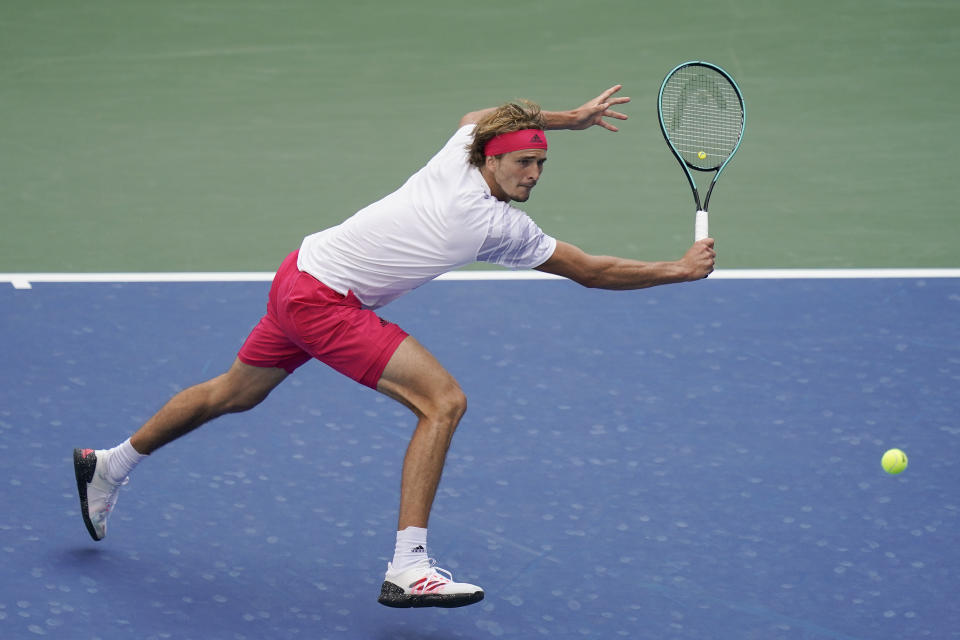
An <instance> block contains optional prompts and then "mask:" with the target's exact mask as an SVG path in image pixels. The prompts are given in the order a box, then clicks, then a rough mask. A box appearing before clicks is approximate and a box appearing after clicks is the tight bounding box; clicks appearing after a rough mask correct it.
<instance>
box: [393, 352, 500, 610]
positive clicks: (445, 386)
mask: <svg viewBox="0 0 960 640" xmlns="http://www.w3.org/2000/svg"><path fill="white" fill-rule="evenodd" d="M377 390H378V391H380V392H381V393H384V394H386V395H388V396H390V397H391V398H394V399H396V400H398V401H400V402H402V403H403V404H404V405H406V406H407V407H409V408H410V410H411V411H413V413H414V415H416V416H417V428H416V430H415V431H414V433H413V437H412V438H411V439H410V444H409V446H408V447H407V453H406V456H405V457H404V461H403V472H402V477H401V484H400V514H399V518H398V522H397V529H398V547H399V545H400V540H401V536H402V535H403V534H404V532H405V531H412V530H416V529H419V530H420V531H422V535H423V538H422V539H423V544H422V545H418V548H419V549H420V550H422V552H423V555H424V557H423V559H422V560H419V561H416V562H413V563H410V564H406V565H403V566H394V563H390V564H389V565H388V566H387V575H386V579H385V580H384V583H383V586H382V588H381V591H380V598H379V601H380V603H382V604H385V605H387V606H391V607H461V606H463V605H467V604H472V603H474V602H479V601H480V600H482V599H483V589H481V588H480V587H477V586H476V585H472V584H467V583H459V582H454V581H453V579H452V576H451V575H450V573H449V572H447V571H444V570H443V569H439V568H437V567H436V566H435V565H436V562H435V561H433V560H432V559H430V558H428V557H426V555H427V554H426V528H427V524H428V522H429V519H430V510H431V508H432V506H433V500H434V497H435V496H436V493H437V487H438V486H439V484H440V477H441V475H442V474H443V465H444V462H445V461H446V457H447V450H448V449H449V448H450V441H451V440H452V438H453V433H454V431H456V429H457V425H458V424H459V423H460V419H461V418H462V417H463V414H464V412H465V411H466V410H467V399H466V396H465V395H464V394H463V391H462V390H461V389H460V385H459V384H458V383H457V381H456V380H455V379H454V377H453V376H452V375H450V373H449V372H447V370H446V369H444V368H443V366H442V365H441V364H440V363H439V362H438V361H437V359H436V358H434V357H433V355H432V354H431V353H430V352H429V351H427V350H426V349H425V348H424V347H423V346H422V345H420V343H419V342H417V341H416V340H415V339H414V338H412V337H407V338H405V339H404V341H403V342H402V343H401V344H400V346H399V347H398V348H397V350H396V352H395V353H394V354H393V357H392V358H391V359H390V362H389V363H388V364H387V367H386V369H384V372H383V375H382V376H381V378H380V382H379V384H378V385H377ZM398 552H399V549H398ZM397 558H398V556H396V555H395V556H394V561H395V562H396V561H397Z"/></svg>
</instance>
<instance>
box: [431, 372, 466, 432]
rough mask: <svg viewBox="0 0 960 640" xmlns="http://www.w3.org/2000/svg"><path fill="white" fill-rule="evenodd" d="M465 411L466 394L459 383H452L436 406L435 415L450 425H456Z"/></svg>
mask: <svg viewBox="0 0 960 640" xmlns="http://www.w3.org/2000/svg"><path fill="white" fill-rule="evenodd" d="M466 412H467V396H466V394H465V393H464V392H463V389H461V388H460V385H458V384H456V383H453V384H451V385H450V387H449V388H447V389H446V390H445V391H444V393H443V395H442V396H441V399H440V401H439V402H438V406H437V416H438V417H439V418H441V419H442V420H443V421H445V422H447V423H448V424H449V425H450V426H452V427H456V426H457V424H458V423H459V422H460V418H462V417H463V414H464V413H466Z"/></svg>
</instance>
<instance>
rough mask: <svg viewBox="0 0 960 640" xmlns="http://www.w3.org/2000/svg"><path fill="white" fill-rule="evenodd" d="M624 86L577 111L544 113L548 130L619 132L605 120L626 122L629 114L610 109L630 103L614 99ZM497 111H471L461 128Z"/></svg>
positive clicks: (628, 100)
mask: <svg viewBox="0 0 960 640" xmlns="http://www.w3.org/2000/svg"><path fill="white" fill-rule="evenodd" d="M622 87H623V85H619V84H618V85H614V86H612V87H610V88H609V89H607V90H606V91H604V92H603V93H601V94H600V95H599V96H597V97H596V98H594V99H593V100H590V101H589V102H587V103H586V104H583V105H581V106H579V107H577V108H576V109H570V110H569V111H546V110H545V111H543V116H544V117H545V118H546V120H547V129H589V128H590V127H592V126H594V125H596V126H599V127H603V128H604V129H608V130H610V131H619V129H617V127H616V126H614V125H613V124H611V123H609V122H607V121H606V120H604V118H616V119H617V120H626V119H627V114H625V113H620V112H619V111H614V110H613V109H611V108H610V107H612V106H614V105H618V104H626V103H627V102H630V98H627V97H626V96H617V97H614V95H613V94H615V93H616V92H618V91H620V89H621V88H622ZM496 110H497V107H490V108H487V109H480V110H478V111H471V112H470V113H468V114H466V115H464V116H463V117H462V118H460V126H461V127H463V126H465V125H468V124H476V123H478V122H480V120H481V119H483V117H484V116H487V115H489V114H491V113H493V112H494V111H496Z"/></svg>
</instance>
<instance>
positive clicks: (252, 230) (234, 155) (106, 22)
mask: <svg viewBox="0 0 960 640" xmlns="http://www.w3.org/2000/svg"><path fill="white" fill-rule="evenodd" d="M958 42H960V3H957V2H955V1H949V2H948V1H920V0H918V1H916V2H909V1H893V0H876V1H868V0H830V1H825V0H808V1H805V2H776V1H772V0H768V1H762V0H743V1H732V0H731V1H726V2H712V3H705V2H694V1H692V0H675V1H672V2H668V3H665V2H640V1H634V2H628V1H612V0H589V1H582V2H581V1H574V0H553V1H550V0H539V1H536V0H533V1H528V2H522V3H517V2H514V1H508V0H490V1H486V2H483V3H477V2H460V1H456V0H453V1H451V0H419V1H418V0H413V1H410V2H389V1H372V0H354V1H352V2H321V1H316V2H308V1H306V0H300V1H296V2H284V1H252V0H240V1H232V0H231V1H227V0H209V1H205V2H189V1H185V0H171V1H165V2H146V1H141V0H135V1H129V0H124V1H120V0H93V1H90V2H83V3H77V2H72V1H71V2H68V1H64V0H49V1H35V0H5V1H4V2H3V3H2V4H0V140H2V143H0V144H2V147H0V148H2V154H0V222H2V223H0V272H37V271H40V272H87V271H92V272H111V271H269V270H272V269H274V268H275V266H276V265H277V263H278V262H279V260H280V259H282V257H283V256H284V255H285V254H286V253H287V252H288V251H290V250H291V249H293V248H295V247H297V246H298V245H299V242H300V240H301V238H302V237H303V236H304V235H306V234H308V233H311V232H313V231H316V230H319V229H322V228H324V227H327V226H330V225H332V224H336V223H337V222H339V221H340V220H342V219H343V218H345V217H347V216H348V215H350V214H351V213H353V212H354V211H355V210H357V209H358V208H360V207H362V206H364V205H365V204H367V203H369V202H371V201H373V200H375V199H378V198H379V197H381V196H383V195H385V194H386V193H388V192H389V191H391V190H392V189H393V188H395V187H396V186H398V185H399V184H400V183H402V181H403V180H405V179H406V177H407V176H408V175H409V174H410V173H411V172H413V171H415V170H416V169H417V168H418V167H419V166H421V165H422V164H423V163H424V162H425V161H426V160H427V159H428V158H429V157H430V155H432V153H433V152H434V151H436V150H437V149H438V148H439V147H440V146H441V145H442V144H443V142H444V141H445V139H446V137H447V136H448V135H449V134H450V133H452V131H453V130H454V129H455V127H456V124H457V121H458V119H459V118H460V116H461V115H462V114H463V113H465V112H467V111H470V110H473V109H477V108H481V107H485V106H492V105H494V104H497V103H500V102H502V101H505V100H507V99H511V98H516V97H528V98H531V99H534V100H537V101H538V102H541V103H542V104H543V105H544V107H545V108H548V109H562V108H569V107H574V106H577V105H579V104H581V103H582V102H584V101H586V100H587V99H589V98H592V97H594V96H595V95H597V94H598V93H599V92H600V91H602V90H603V89H605V88H607V87H609V86H611V85H613V84H615V83H622V84H623V85H624V89H623V91H622V93H623V94H624V95H629V96H631V97H632V98H633V102H632V104H630V105H628V106H626V107H625V108H624V110H625V111H626V112H628V113H629V114H630V120H628V121H627V122H626V123H623V124H622V125H621V132H620V133H618V134H612V133H608V132H606V131H603V130H600V129H594V130H591V131H587V132H555V133H553V134H552V136H551V139H550V142H551V149H550V158H549V162H548V164H547V172H546V173H545V175H544V177H543V179H542V181H541V183H540V184H539V185H538V186H537V188H536V190H535V191H534V195H533V197H532V198H531V200H530V201H529V202H528V203H526V204H525V205H523V207H524V208H525V209H526V210H527V211H528V212H529V213H530V214H531V215H532V216H533V217H534V218H535V219H536V220H537V221H538V222H539V223H540V225H541V226H542V227H543V228H544V229H545V230H546V231H547V232H549V233H551V234H553V235H555V236H557V237H559V238H561V239H564V240H567V241H570V242H573V243H575V244H578V245H580V246H582V247H583V248H584V249H586V250H588V251H591V252H595V253H613V254H619V255H626V256H632V257H638V258H641V259H669V258H674V257H677V256H679V255H680V254H681V253H682V252H683V251H684V250H685V249H686V247H687V246H688V244H689V243H690V241H691V239H692V233H693V203H692V199H691V197H690V194H689V190H688V189H687V186H686V182H685V179H684V177H683V174H682V172H681V170H680V168H679V167H678V166H677V164H676V161H675V160H674V159H673V157H672V156H671V155H670V153H669V152H668V150H667V147H666V145H665V144H664V143H663V140H662V138H661V135H660V131H659V128H658V126H657V119H656V94H657V90H658V89H659V86H660V82H661V81H662V79H663V77H664V75H665V74H666V72H667V71H668V70H670V69H671V68H672V67H673V66H675V65H676V64H678V63H680V62H683V61H685V60H690V59H703V60H709V61H711V62H714V63H716V64H719V65H721V66H723V67H725V68H726V69H727V70H728V71H730V73H731V74H733V76H734V77H735V78H736V80H737V81H738V83H739V84H740V85H741V87H742V89H743V92H744V95H745V98H746V102H747V131H746V135H745V138H744V142H743V145H742V147H741V149H740V152H739V153H738V155H737V156H736V157H735V158H734V160H733V161H732V162H731V164H730V165H729V167H728V169H727V171H726V172H725V173H724V176H723V178H722V179H721V181H720V183H719V185H718V187H717V190H716V192H715V193H714V197H713V200H712V203H711V212H712V220H711V222H712V227H711V231H712V235H714V236H715V237H716V238H717V242H718V247H719V266H720V267H721V268H746V267H749V268H761V267H957V266H960V260H958V251H957V248H956V244H957V240H958V238H960V223H958V218H957V211H956V208H957V206H956V203H955V195H954V194H955V191H956V189H955V184H956V179H955V175H956V168H955V164H956V158H957V155H958V153H960V133H958V131H960V109H958V108H957V106H956V105H957V103H958V98H960V88H958V86H960V85H958V82H957V72H956V68H957V63H958V62H960V47H958V46H957V43H958Z"/></svg>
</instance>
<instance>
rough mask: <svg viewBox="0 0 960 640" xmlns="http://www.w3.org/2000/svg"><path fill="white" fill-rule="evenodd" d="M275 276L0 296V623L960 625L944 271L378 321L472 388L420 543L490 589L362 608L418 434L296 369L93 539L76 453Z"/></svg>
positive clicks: (327, 630)
mask: <svg viewBox="0 0 960 640" xmlns="http://www.w3.org/2000/svg"><path fill="white" fill-rule="evenodd" d="M267 287H268V283H266V282H218V283H211V282H206V283H204V282H195V283H109V282H107V283H87V284H81V283H34V284H33V286H32V288H28V289H17V288H14V287H12V286H9V285H8V284H5V285H3V286H2V287H0V307H2V308H3V309H4V313H3V314H2V316H0V327H2V329H3V336H4V338H3V360H4V362H5V363H6V365H5V366H4V367H3V368H2V369H0V375H2V382H3V384H2V386H0V434H2V437H0V448H2V453H3V456H4V459H5V460H6V473H5V474H4V480H3V484H4V486H5V488H4V489H3V492H2V494H3V496H4V508H3V509H2V511H0V556H2V567H3V569H2V571H3V576H4V578H3V581H2V583H0V637H3V638H33V637H38V636H40V637H44V636H46V637H53V638H102V639H105V640H107V639H114V638H138V639H155V638H203V639H210V638H217V639H219V638H223V639H241V638H314V639H323V638H351V639H358V638H367V639H374V640H388V639H397V638H399V639H409V640H414V639H416V640H439V639H440V638H469V639H480V638H490V637H503V638H540V637H542V638H584V639H586V638H597V639H601V638H602V639H609V638H617V637H624V638H643V639H647V638H649V639H651V640H653V639H656V640H660V639H664V638H677V639H691V640H694V639H695V640H703V639H706V638H723V639H757V640H771V639H790V640H877V639H882V638H890V639H892V638H910V639H917V638H931V639H934V638H935V639H943V638H956V637H960V635H958V631H957V630H958V629H960V607H958V605H957V601H956V594H955V588H956V576H957V574H958V570H960V566H958V565H960V562H958V561H960V552H958V547H957V542H958V538H957V530H958V524H960V523H958V515H960V502H958V498H957V487H958V486H960V477H958V475H960V474H958V465H957V452H958V443H960V421H958V420H957V392H956V389H957V386H958V381H960V349H958V345H960V326H958V323H957V322H956V318H957V312H958V310H960V279H957V278H871V279H845V278H839V279H789V280H788V279H768V280H760V279H743V280H740V279H711V280H707V281H705V282H699V283H694V284H688V285H678V286H670V287H663V288H659V289H652V290H648V291H640V292H632V293H613V292H599V291H592V290H587V289H583V288H580V287H578V286H576V285H574V284H572V283H569V282H565V281H558V280H551V281H542V280H541V281H497V282H491V281H475V282H435V283H432V284H430V285H428V286H426V287H424V288H422V289H420V290H418V291H416V292H414V293H412V294H411V295H409V296H407V297H405V298H403V299H401V300H398V301H397V302H395V303H394V304H392V305H390V306H389V307H387V308H385V309H384V310H383V312H384V313H383V315H384V316H385V317H386V318H388V319H390V320H393V321H395V322H397V323H399V324H400V325H401V326H403V327H404V328H406V329H407V330H408V331H410V332H411V333H412V334H413V335H415V336H416V337H417V338H418V339H419V340H420V341H421V342H422V343H424V344H425V345H426V346H427V347H428V348H429V349H431V351H433V353H434V354H435V355H437V357H438V358H439V359H440V360H441V362H443V363H444V364H445V365H446V366H447V367H448V369H449V370H450V371H451V372H452V373H453V374H454V375H455V376H456V377H457V378H458V379H459V380H460V382H461V384H462V386H463V387H464V389H465V391H466V393H467V395H468V398H469V402H470V408H469V410H468V412H467V416H466V417H465V419H464V421H463V423H462V424H461V426H460V429H459V431H458V432H457V434H456V436H455V438H454V442H453V446H452V448H451V450H450V453H449V457H448V462H447V468H446V472H445V475H444V478H443V482H442V484H441V487H440V490H439V494H438V496H437V502H436V507H435V510H434V514H433V518H432V520H431V528H430V547H431V548H430V551H431V555H435V556H436V557H437V558H438V559H439V561H440V563H441V565H442V566H444V567H446V568H448V569H450V570H452V571H453V574H454V577H455V578H457V579H460V580H465V581H469V582H474V583H477V584H480V585H482V586H483V587H484V588H485V589H486V599H485V600H483V602H481V603H479V604H477V605H474V606H471V607H465V608H462V609H455V610H391V609H387V608H385V607H382V606H380V605H378V604H377V602H376V596H377V594H378V591H379V585H380V582H381V581H382V578H383V572H384V569H385V566H386V562H387V560H388V554H390V553H392V547H393V539H394V531H395V518H396V506H397V496H398V485H399V473H400V465H401V461H402V455H403V451H404V448H405V446H406V443H407V441H408V438H409V436H410V434H411V430H412V428H413V424H414V423H413V419H412V416H411V415H410V414H409V412H408V411H407V410H406V409H404V408H403V407H401V406H399V405H397V404H395V403H393V402H392V401H390V400H388V399H386V398H383V397H381V396H380V395H379V394H377V393H375V392H373V391H371V390H369V389H366V388H363V387H360V386H359V385H356V384H354V383H352V382H350V381H348V380H346V379H343V378H341V377H339V376H338V375H337V374H335V373H333V372H332V371H330V370H328V369H327V368H325V367H324V366H323V365H321V364H319V363H316V362H311V363H308V364H307V365H305V366H304V367H303V368H301V369H300V370H299V371H297V372H296V373H295V374H294V375H293V376H291V377H290V378H289V379H288V380H287V381H286V382H285V383H284V384H282V385H281V386H280V387H279V388H278V389H277V390H276V391H275V392H274V393H273V394H272V395H271V396H270V397H269V398H268V399H267V400H266V401H265V403H264V404H262V405H261V406H259V407H257V408H256V409H254V410H253V411H251V412H248V413H245V414H238V415H232V416H226V417H223V418H221V419H219V420H217V421H215V422H213V423H211V424H209V425H207V426H205V427H203V428H202V429H200V430H198V431H196V432H194V433H193V434H190V435H189V436H186V437H185V438H183V439H181V440H179V441H176V442H175V443H173V444H171V445H169V446H168V447H166V448H164V449H161V450H160V451H158V452H156V453H155V454H154V455H153V456H151V458H150V459H148V460H147V461H146V462H145V463H144V464H142V465H141V466H140V467H139V468H138V469H137V470H136V472H135V473H134V474H133V476H132V477H131V480H130V483H129V485H128V486H127V487H125V488H124V489H123V491H122V492H121V494H120V500H119V504H118V507H117V509H116V511H115V513H114V514H113V516H112V518H111V521H110V530H109V535H108V536H107V538H106V540H104V541H102V542H99V543H96V542H93V541H92V540H90V539H89V537H88V535H87V533H86V531H85V529H84V527H83V524H82V522H81V519H80V514H79V506H78V502H77V497H76V489H75V483H74V478H73V470H72V465H71V451H72V449H73V447H75V446H80V447H92V448H103V447H107V446H112V445H113V444H115V443H117V442H119V441H120V440H122V439H124V438H125V437H127V435H128V434H129V433H131V432H132V431H133V430H134V429H136V428H137V427H138V426H139V425H140V424H141V423H142V422H143V421H144V420H145V419H146V418H148V417H149V416H150V415H151V414H152V413H153V411H155V410H156V409H157V408H159V407H160V406H161V404H162V403H163V402H165V401H166V399H167V398H169V397H170V396H171V395H172V394H173V393H175V392H176V391H178V390H179V389H182V388H184V387H185V386H188V385H190V384H194V383H197V382H200V381H202V380H204V379H206V378H209V377H212V376H213V375H215V374H217V373H219V372H221V371H222V370H224V369H225V368H226V367H227V366H229V364H230V362H231V361H232V359H233V356H234V354H235V352H236V349H237V348H238V347H239V345H240V343H241V342H242V340H243V338H244V337H245V336H246V333H247V331H248V330H249V329H250V327H251V326H252V325H253V324H254V323H255V322H256V320H257V319H258V318H259V315H260V313H261V311H262V309H263V305H264V302H265V298H266V291H267ZM890 447H900V448H902V449H904V450H905V451H906V452H907V454H908V455H909V456H910V466H909V468H908V469H907V471H906V472H904V473H903V474H902V475H899V476H890V475H887V474H886V473H884V472H883V471H882V469H881V467H880V457H881V455H882V453H883V452H884V451H885V450H886V449H888V448H890Z"/></svg>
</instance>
